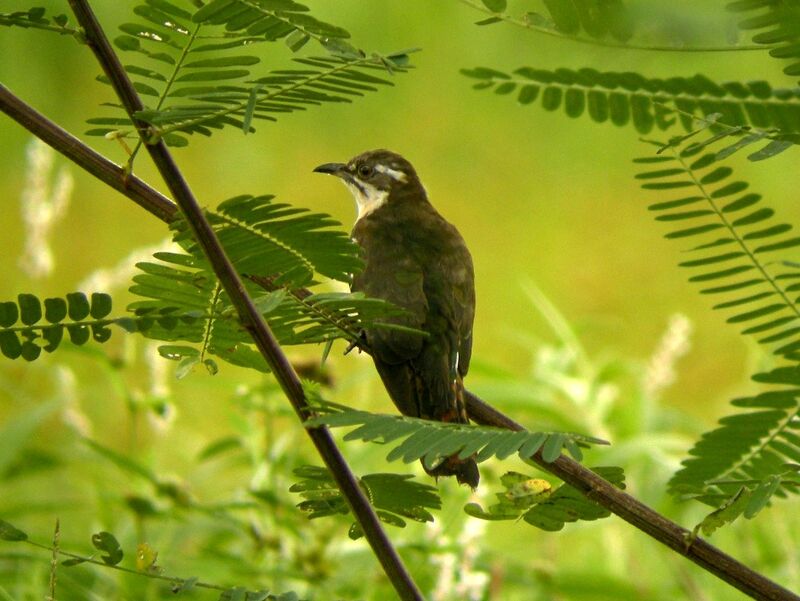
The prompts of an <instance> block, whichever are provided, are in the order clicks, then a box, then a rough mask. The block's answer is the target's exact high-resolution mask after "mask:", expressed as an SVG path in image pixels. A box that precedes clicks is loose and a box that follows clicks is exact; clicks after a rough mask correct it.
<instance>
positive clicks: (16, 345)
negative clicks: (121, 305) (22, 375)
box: [0, 292, 114, 361]
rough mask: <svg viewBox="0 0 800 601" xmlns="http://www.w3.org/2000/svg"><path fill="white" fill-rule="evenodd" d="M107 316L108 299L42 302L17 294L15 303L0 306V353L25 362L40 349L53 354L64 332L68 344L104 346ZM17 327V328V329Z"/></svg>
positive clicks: (79, 296)
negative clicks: (92, 343)
mask: <svg viewBox="0 0 800 601" xmlns="http://www.w3.org/2000/svg"><path fill="white" fill-rule="evenodd" d="M109 313H111V297H110V296H108V295H107V294H101V293H93V294H92V295H91V300H90V299H88V298H87V297H86V295H85V294H83V293H82V292H72V293H69V294H67V295H66V298H60V297H56V298H46V299H44V302H42V301H41V300H40V299H39V298H38V297H36V296H34V295H33V294H20V295H18V296H17V302H16V303H15V302H13V301H6V302H2V303H0V352H2V353H3V355H5V356H6V357H8V358H9V359H17V358H18V357H22V358H23V359H25V360H26V361H34V360H36V359H38V358H39V356H40V355H41V353H42V349H44V350H45V351H47V352H48V353H52V352H53V351H54V350H56V349H57V348H58V347H59V346H60V345H61V343H62V342H63V340H64V331H66V332H67V335H68V337H69V340H70V342H72V343H73V344H76V345H83V344H86V343H87V342H88V341H89V340H90V339H91V340H94V341H95V342H100V343H102V342H106V341H107V340H108V339H109V338H110V337H111V330H110V329H109V327H108V326H109V325H110V324H112V323H114V320H112V319H107V316H108V314H109ZM18 324H19V325H18Z"/></svg>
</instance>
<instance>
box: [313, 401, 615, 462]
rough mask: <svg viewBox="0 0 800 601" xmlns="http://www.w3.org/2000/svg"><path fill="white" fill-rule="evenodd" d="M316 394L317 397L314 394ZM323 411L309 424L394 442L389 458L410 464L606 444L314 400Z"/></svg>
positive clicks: (552, 454)
mask: <svg viewBox="0 0 800 601" xmlns="http://www.w3.org/2000/svg"><path fill="white" fill-rule="evenodd" d="M312 396H313V395H312ZM315 409H316V410H318V412H319V413H320V415H318V416H317V417H314V418H312V419H310V420H308V421H307V422H306V425H307V426H308V427H313V426H321V425H325V426H329V427H333V428H336V427H345V426H346V427H352V426H357V427H356V428H355V429H354V430H352V431H350V432H348V433H347V434H346V435H345V437H344V439H345V440H363V441H365V442H379V443H381V444H391V445H392V446H393V448H392V449H391V450H390V451H389V454H388V455H387V457H386V459H387V461H394V460H396V459H402V461H403V462H404V463H412V462H413V461H416V460H418V459H423V460H424V461H425V462H427V463H428V464H435V463H436V462H437V461H439V460H441V459H442V458H444V457H449V456H452V455H455V454H458V455H459V456H460V457H461V458H464V459H465V458H467V457H470V456H472V455H475V459H476V460H477V461H479V462H480V461H485V460H486V459H489V458H490V457H497V458H498V459H505V458H507V457H510V456H511V455H513V454H515V453H518V454H519V456H520V457H521V458H523V459H528V458H529V457H531V456H533V455H534V454H536V453H537V452H539V451H541V456H542V458H543V459H544V460H545V461H555V460H556V459H558V457H560V456H561V453H562V451H563V450H564V449H566V450H567V451H568V452H569V453H570V454H571V455H573V457H575V459H577V460H580V459H582V455H581V452H580V447H581V446H587V445H590V444H608V443H606V442H605V441H603V440H600V439H598V438H593V437H591V436H583V435H580V434H573V433H563V432H527V431H522V432H512V431H510V430H503V429H501V428H492V427H487V426H471V425H465V424H454V423H442V422H435V421H429V420H424V419H417V418H412V417H405V416H399V415H382V414H374V413H369V412H366V411H357V410H354V409H350V408H348V407H344V406H342V405H337V404H334V403H328V402H324V401H321V400H320V399H316V400H315Z"/></svg>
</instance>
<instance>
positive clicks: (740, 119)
mask: <svg viewBox="0 0 800 601" xmlns="http://www.w3.org/2000/svg"><path fill="white" fill-rule="evenodd" d="M462 73H463V74H464V75H466V76H468V77H470V78H473V79H477V80H478V82H477V83H476V84H474V86H473V87H474V88H475V89H479V90H484V89H485V90H493V91H494V92H495V93H496V94H499V95H508V96H511V95H512V94H514V95H516V99H517V101H518V102H519V103H520V104H522V105H527V104H533V103H534V102H536V101H537V100H539V101H540V104H541V106H542V108H544V109H545V110H548V111H556V110H559V109H561V110H563V111H564V112H565V113H566V114H567V116H569V117H571V118H578V117H581V116H583V115H587V116H588V117H589V118H590V119H591V120H592V121H594V122H596V123H612V124H614V125H616V126H627V125H629V124H633V126H634V127H635V128H636V130H637V131H638V132H640V133H642V134H647V133H650V132H651V131H653V130H654V129H659V130H662V131H663V130H667V129H670V128H671V127H673V126H674V125H676V123H677V122H680V124H682V125H683V127H684V128H685V129H686V130H687V131H689V130H693V129H694V128H695V118H698V117H701V118H702V117H705V116H706V115H710V114H712V113H719V114H720V117H719V121H720V122H721V123H724V124H726V125H728V126H751V127H755V128H761V129H770V130H776V131H777V133H775V132H771V133H772V135H773V136H776V135H778V134H782V135H791V134H797V133H798V132H800V103H798V102H797V99H798V98H799V97H800V90H798V89H793V90H783V89H773V88H772V87H771V86H770V85H769V84H768V83H767V82H766V81H754V82H750V83H747V84H743V83H739V82H727V83H721V84H718V83H716V82H714V81H712V80H711V79H709V78H708V77H706V76H704V75H695V76H694V77H688V78H687V77H671V78H669V79H657V78H648V77H645V76H643V75H640V74H639V73H632V72H625V73H616V72H611V71H609V72H601V71H597V70H595V69H588V68H586V69H578V70H577V71H575V70H571V69H557V70H555V71H547V70H544V69H535V68H532V67H522V68H520V69H517V70H516V71H514V72H513V73H511V74H509V73H505V72H502V71H498V70H496V69H488V68H485V67H477V68H475V69H463V70H462ZM675 115H677V117H676V116H675Z"/></svg>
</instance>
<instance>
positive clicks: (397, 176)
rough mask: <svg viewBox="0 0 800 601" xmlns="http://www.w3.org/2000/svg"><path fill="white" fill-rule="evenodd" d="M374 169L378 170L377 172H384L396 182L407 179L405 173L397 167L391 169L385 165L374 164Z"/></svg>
mask: <svg viewBox="0 0 800 601" xmlns="http://www.w3.org/2000/svg"><path fill="white" fill-rule="evenodd" d="M375 171H378V172H379V173H385V174H386V175H388V176H389V177H391V178H392V179H393V180H395V181H398V182H406V181H408V178H407V177H406V174H405V173H403V172H402V171H398V170H397V169H392V168H391V167H387V166H386V165H375Z"/></svg>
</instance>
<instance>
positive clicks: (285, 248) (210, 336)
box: [129, 195, 425, 375]
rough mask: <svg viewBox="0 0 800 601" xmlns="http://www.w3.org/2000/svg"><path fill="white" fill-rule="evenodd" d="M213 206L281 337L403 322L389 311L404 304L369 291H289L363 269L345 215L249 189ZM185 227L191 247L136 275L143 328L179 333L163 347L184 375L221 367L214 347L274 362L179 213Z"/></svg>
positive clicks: (252, 360) (346, 334)
mask: <svg viewBox="0 0 800 601" xmlns="http://www.w3.org/2000/svg"><path fill="white" fill-rule="evenodd" d="M207 213H208V218H209V220H210V222H211V223H212V224H213V226H214V229H215V231H216V233H217V235H218V236H219V238H220V240H221V242H222V244H223V246H224V247H225V249H226V252H227V253H228V256H229V257H230V259H231V260H232V261H233V263H234V266H235V267H236V268H237V270H238V271H239V272H240V273H246V274H249V275H251V276H252V278H251V280H253V281H255V282H260V283H261V286H260V287H257V286H256V285H255V284H254V283H253V284H251V283H249V282H248V286H249V288H250V293H251V296H252V298H253V299H254V301H255V303H256V306H257V307H258V308H259V309H260V311H261V312H262V314H263V315H264V317H265V318H266V320H267V322H268V324H269V326H270V328H271V329H272V331H273V333H274V334H275V336H276V337H277V339H278V341H279V342H280V343H281V344H308V343H320V342H327V341H330V340H334V339H336V338H346V339H347V340H349V341H356V340H358V338H359V336H360V332H361V330H362V329H363V328H364V327H378V328H380V327H384V328H397V327H398V326H396V325H393V324H391V323H383V320H385V319H387V318H390V317H397V316H398V315H402V314H403V311H402V310H400V309H398V308H397V307H394V306H393V305H391V304H390V303H387V302H385V301H382V300H379V299H370V298H366V297H365V296H364V295H363V294H359V293H353V294H351V293H341V292H320V293H316V294H310V295H304V296H302V297H297V296H295V295H294V294H291V293H289V290H293V289H295V288H298V287H302V286H313V285H314V284H315V283H316V282H315V281H314V277H315V276H321V277H324V278H333V279H337V280H340V281H343V282H347V281H349V278H350V274H352V273H353V272H356V271H358V270H359V269H361V267H362V262H361V260H360V259H359V257H358V254H359V249H358V247H357V246H356V245H355V244H354V243H353V242H352V240H350V238H349V237H348V236H347V235H346V234H345V233H344V232H342V231H340V230H338V229H335V228H334V226H338V225H339V224H338V222H336V221H334V220H332V219H331V218H330V217H329V216H327V215H324V214H318V213H310V212H309V211H307V210H306V209H300V208H296V207H292V206H290V205H287V204H281V203H275V202H273V199H272V197H271V196H258V197H254V196H249V195H243V196H238V197H235V198H231V199H229V200H227V201H225V202H223V203H222V204H221V205H220V206H219V207H218V208H217V209H216V210H213V211H208V212H207ZM175 229H176V230H177V234H176V241H177V242H179V243H180V244H181V245H182V246H183V247H184V248H186V249H187V253H157V254H156V255H155V258H156V259H158V261H159V262H145V263H140V264H139V265H137V267H138V268H139V270H140V272H141V273H139V274H137V275H136V276H135V277H134V279H133V281H134V283H133V286H132V287H131V292H133V293H134V294H136V295H137V296H139V297H141V298H142V300H139V301H136V302H134V303H133V304H131V305H130V306H129V309H130V310H131V311H133V312H134V315H135V316H136V317H137V318H138V319H139V320H140V327H139V329H140V330H141V331H143V332H144V333H145V335H146V336H149V337H151V338H154V339H157V340H162V341H165V342H168V343H170V344H167V345H164V346H162V347H160V352H161V354H162V355H163V356H164V357H167V358H169V359H173V360H176V361H180V362H181V366H180V368H179V375H183V374H185V373H186V372H188V371H189V370H190V369H191V368H192V367H193V366H194V365H197V364H199V363H203V364H205V365H206V367H207V368H208V369H209V370H210V371H211V372H212V373H213V372H215V371H216V369H217V367H216V364H214V363H213V362H210V361H209V357H208V355H214V356H217V357H219V358H222V359H224V360H225V361H228V362H230V363H233V364H235V365H240V366H244V367H252V368H256V369H259V370H261V371H266V369H267V366H266V364H265V362H264V361H263V359H262V357H261V355H260V354H259V353H258V352H257V351H256V350H255V348H254V347H253V345H252V340H251V338H250V336H249V335H248V334H247V333H246V332H245V331H244V330H243V329H242V328H241V326H240V325H239V322H238V318H237V315H236V312H235V311H234V310H233V308H232V307H231V305H230V301H229V299H228V297H227V294H226V293H225V292H224V290H222V288H221V286H220V285H219V282H218V280H217V279H216V276H215V275H214V273H213V271H212V270H211V268H210V266H209V265H208V264H207V262H206V260H205V259H204V258H203V257H202V255H201V252H200V250H199V249H198V248H197V246H196V245H195V243H194V242H193V241H192V239H191V237H190V234H189V232H188V231H187V228H186V225H185V224H184V223H181V222H179V223H177V224H175ZM265 281H266V282H268V283H269V286H268V289H267V291H266V292H265V290H264V289H263V285H264V282H265ZM148 320H149V321H148ZM418 333H419V334H420V335H421V336H424V335H425V334H424V332H418ZM183 343H188V344H183Z"/></svg>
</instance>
